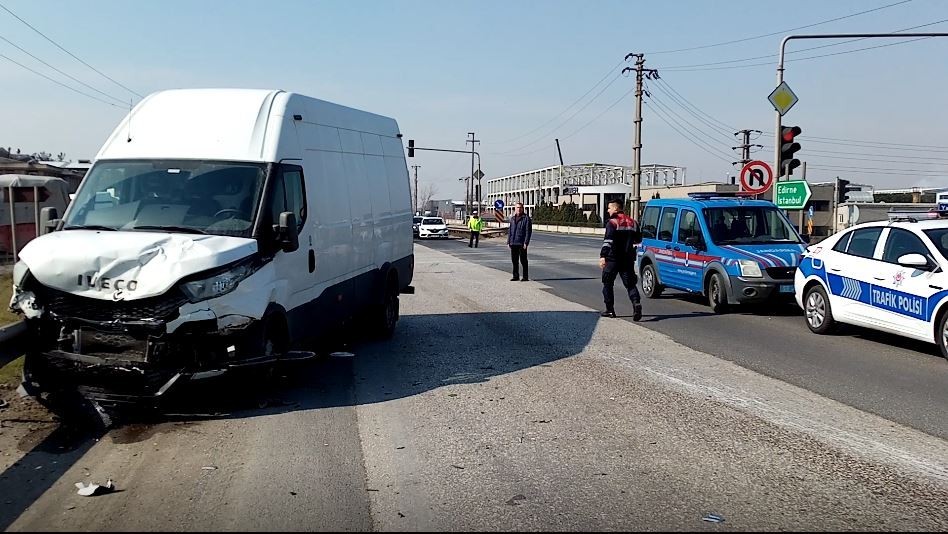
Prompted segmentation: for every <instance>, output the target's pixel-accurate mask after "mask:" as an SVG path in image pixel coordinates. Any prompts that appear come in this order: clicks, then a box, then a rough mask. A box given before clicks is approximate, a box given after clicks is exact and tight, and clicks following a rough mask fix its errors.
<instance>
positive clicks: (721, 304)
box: [708, 273, 727, 313]
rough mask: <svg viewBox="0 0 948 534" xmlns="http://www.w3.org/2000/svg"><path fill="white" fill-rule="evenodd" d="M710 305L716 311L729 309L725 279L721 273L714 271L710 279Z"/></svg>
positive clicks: (720, 311) (721, 311)
mask: <svg viewBox="0 0 948 534" xmlns="http://www.w3.org/2000/svg"><path fill="white" fill-rule="evenodd" d="M708 305H709V306H711V311H713V312H714V313H725V312H726V311H727V292H726V290H725V289H724V280H723V279H722V278H721V275H720V274H718V273H714V274H712V275H711V280H710V281H708Z"/></svg>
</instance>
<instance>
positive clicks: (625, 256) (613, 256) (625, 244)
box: [599, 200, 642, 321]
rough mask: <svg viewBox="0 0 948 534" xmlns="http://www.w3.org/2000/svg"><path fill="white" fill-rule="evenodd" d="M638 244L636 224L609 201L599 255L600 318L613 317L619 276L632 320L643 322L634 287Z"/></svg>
mask: <svg viewBox="0 0 948 534" xmlns="http://www.w3.org/2000/svg"><path fill="white" fill-rule="evenodd" d="M641 242H642V232H641V231H640V230H639V224H638V223H637V222H635V219H632V218H631V217H629V216H628V215H626V214H625V213H623V212H622V204H621V203H620V202H619V201H618V200H613V201H610V202H609V220H608V221H606V238H605V239H604V240H603V242H602V250H601V251H600V252H599V268H600V269H602V297H603V299H604V300H605V302H606V311H604V312H602V313H601V314H600V315H601V316H603V317H615V316H616V311H615V293H614V291H613V286H614V285H615V282H616V277H617V276H619V277H621V278H622V284H623V285H624V286H625V288H626V290H628V292H629V299H630V300H631V301H632V310H633V312H632V320H633V321H640V320H641V319H642V299H641V297H639V289H638V287H636V284H637V283H638V279H637V277H636V276H635V254H636V249H635V245H636V244H638V243H641Z"/></svg>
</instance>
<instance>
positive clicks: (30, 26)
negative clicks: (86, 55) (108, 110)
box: [0, 4, 144, 98]
mask: <svg viewBox="0 0 948 534" xmlns="http://www.w3.org/2000/svg"><path fill="white" fill-rule="evenodd" d="M0 8H2V9H3V10H4V11H6V12H7V13H9V14H11V15H13V17H14V18H16V19H17V20H18V21H20V22H22V23H23V24H26V25H27V26H29V28H30V29H31V30H33V31H34V32H36V33H38V34H40V35H41V36H42V37H43V38H44V39H46V40H47V41H49V42H51V43H53V44H54V45H56V48H59V49H60V50H62V51H63V52H65V53H67V54H69V55H70V56H72V57H73V59H75V60H76V61H78V62H79V63H82V64H83V65H85V66H87V67H89V68H90V69H92V70H94V71H95V72H97V73H98V74H99V75H100V76H102V77H103V78H105V79H107V80H109V81H110V82H112V83H114V84H115V85H117V86H119V87H121V88H122V89H125V90H126V91H128V92H129V93H132V94H133V95H135V96H137V97H138V98H144V97H143V96H142V95H140V94H138V93H136V92H135V91H132V90H131V89H129V88H128V87H125V86H124V85H122V84H120V83H119V82H117V81H115V80H114V79H112V78H110V77H109V76H107V75H106V74H105V73H103V72H102V71H100V70H99V69H97V68H95V67H93V66H92V65H90V64H88V63H86V62H85V61H83V60H81V59H79V58H78V57H77V56H76V55H75V54H73V53H72V52H70V51H69V50H66V49H65V48H63V47H62V46H61V45H60V44H59V43H57V42H56V41H54V40H52V39H50V38H49V37H47V36H46V35H45V34H44V33H43V32H41V31H39V30H37V29H36V28H34V27H33V25H31V24H30V23H29V22H27V21H25V20H23V19H21V18H20V17H18V16H17V14H16V13H14V12H12V11H10V10H9V9H8V8H7V6H5V5H3V4H0Z"/></svg>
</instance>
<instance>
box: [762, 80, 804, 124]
mask: <svg viewBox="0 0 948 534" xmlns="http://www.w3.org/2000/svg"><path fill="white" fill-rule="evenodd" d="M767 99H768V100H770V103H771V104H773V106H774V109H775V110H777V113H779V114H780V116H781V117H782V116H784V115H786V114H787V112H788V111H790V108H792V107H793V105H794V104H796V103H797V101H798V100H800V99H799V98H797V95H795V94H794V93H793V90H792V89H790V86H789V85H787V82H781V83H780V85H778V86H777V88H776V89H774V92H772V93H770V96H769V97H767Z"/></svg>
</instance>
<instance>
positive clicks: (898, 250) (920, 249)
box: [882, 228, 929, 263]
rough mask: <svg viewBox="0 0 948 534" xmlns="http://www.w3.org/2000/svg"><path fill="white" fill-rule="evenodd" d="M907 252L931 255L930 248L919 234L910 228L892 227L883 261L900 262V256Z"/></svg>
mask: <svg viewBox="0 0 948 534" xmlns="http://www.w3.org/2000/svg"><path fill="white" fill-rule="evenodd" d="M906 254H921V255H922V256H925V257H926V258H927V257H928V256H929V252H928V248H927V247H925V243H922V240H921V239H919V238H918V236H916V235H915V234H913V233H912V232H909V231H908V230H902V229H901V228H892V229H891V230H889V237H888V238H886V241H885V249H884V250H883V253H882V261H887V262H889V263H898V262H899V258H901V257H902V256H904V255H906Z"/></svg>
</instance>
